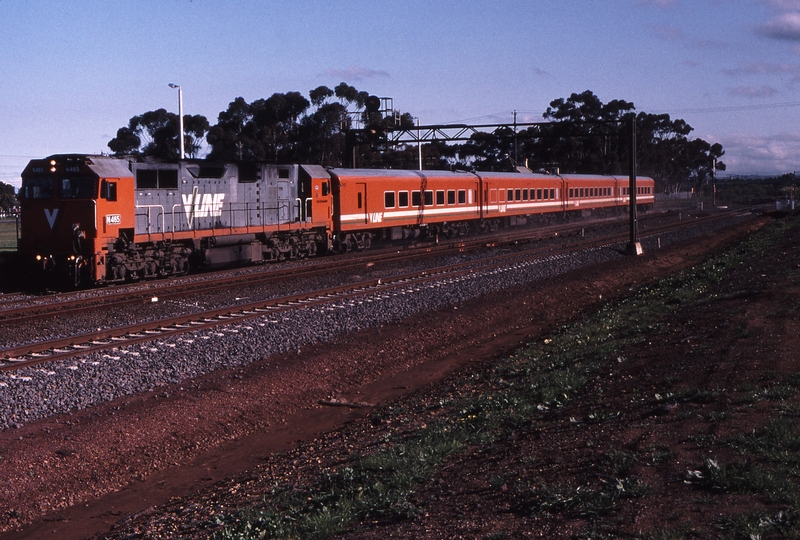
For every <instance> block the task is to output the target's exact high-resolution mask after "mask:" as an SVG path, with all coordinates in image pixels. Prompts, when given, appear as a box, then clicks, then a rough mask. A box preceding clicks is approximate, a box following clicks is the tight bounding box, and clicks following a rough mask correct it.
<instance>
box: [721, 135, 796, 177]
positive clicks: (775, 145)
mask: <svg viewBox="0 0 800 540" xmlns="http://www.w3.org/2000/svg"><path fill="white" fill-rule="evenodd" d="M719 142H720V143H721V144H722V147H723V148H724V149H725V155H724V156H723V158H722V160H723V161H724V162H725V164H726V165H727V167H728V169H727V171H726V172H727V173H730V174H783V173H788V172H792V171H794V170H795V169H796V168H797V166H798V161H797V148H798V147H799V146H800V133H781V134H776V135H770V136H766V137H757V136H754V135H733V136H730V137H724V138H722V139H721V140H720V141H719Z"/></svg>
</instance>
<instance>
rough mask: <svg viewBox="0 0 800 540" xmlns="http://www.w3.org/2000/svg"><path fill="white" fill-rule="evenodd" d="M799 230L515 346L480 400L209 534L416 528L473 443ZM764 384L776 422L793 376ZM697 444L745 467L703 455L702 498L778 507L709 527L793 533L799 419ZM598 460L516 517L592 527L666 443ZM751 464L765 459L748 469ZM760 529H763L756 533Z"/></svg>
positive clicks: (523, 491)
mask: <svg viewBox="0 0 800 540" xmlns="http://www.w3.org/2000/svg"><path fill="white" fill-rule="evenodd" d="M796 221H797V220H796V219H789V218H787V219H784V220H782V221H781V222H778V223H776V224H774V225H772V226H770V227H767V228H765V229H763V230H762V231H760V232H759V233H757V234H754V235H752V236H751V237H750V238H749V239H748V240H747V241H745V242H743V243H742V244H740V245H739V246H737V247H736V248H734V249H731V250H729V251H727V252H725V253H722V254H721V255H719V256H716V257H714V258H713V259H711V260H709V261H707V262H706V263H704V264H701V265H699V266H697V267H695V268H693V269H691V271H686V272H681V273H679V274H677V275H675V276H673V277H670V278H667V279H663V280H661V281H659V282H657V283H655V284H652V285H648V286H644V287H641V288H639V289H638V290H636V291H634V292H633V293H632V294H631V295H630V296H629V297H628V298H625V299H623V300H621V301H619V302H616V303H614V304H610V303H609V304H607V305H605V306H604V307H602V308H601V309H600V310H599V311H598V312H597V313H596V314H594V315H592V316H590V317H588V318H586V319H585V320H583V321H580V322H577V323H575V324H571V325H565V326H563V327H562V328H560V329H559V330H558V331H556V332H554V333H553V334H552V335H550V336H548V337H547V338H546V339H544V340H542V341H540V342H537V343H533V344H530V345H528V346H526V347H524V348H521V349H520V350H518V351H516V352H515V353H514V354H513V355H511V356H509V357H508V358H505V359H503V360H501V361H499V362H498V364H497V366H496V367H495V369H494V372H493V373H492V374H491V375H490V376H489V377H488V378H487V380H486V381H482V382H484V383H486V384H484V385H483V386H482V388H483V389H484V390H482V391H481V392H480V393H477V394H475V395H467V396H464V397H461V398H453V399H450V400H443V401H441V402H440V403H438V404H437V405H436V406H435V407H429V410H436V411H439V412H441V411H442V410H443V409H444V410H447V411H451V412H449V413H447V414H437V418H438V420H436V421H435V422H431V423H429V424H430V425H427V426H425V427H424V428H418V429H411V430H410V432H409V431H408V430H406V432H405V434H403V435H395V436H391V437H387V438H385V439H384V440H383V441H382V442H383V446H384V447H383V449H381V450H380V451H377V452H375V453H374V454H371V455H365V456H352V457H351V459H349V460H348V461H347V463H346V464H344V465H341V466H338V467H336V468H333V469H325V470H322V471H320V473H319V475H318V476H317V477H316V479H313V478H312V479H309V480H308V483H306V484H303V485H299V486H298V485H291V486H289V485H276V486H274V488H273V489H272V490H271V491H270V492H269V493H267V494H265V495H264V498H263V502H262V503H261V504H259V505H257V506H254V507H249V508H245V509H242V510H239V511H237V512H233V513H230V514H225V515H218V516H216V517H215V518H214V520H213V522H212V523H210V524H209V526H214V525H225V527H224V529H223V530H221V531H218V532H217V533H216V535H215V538H218V539H234V538H235V539H250V538H295V537H302V538H325V537H328V536H330V535H333V534H340V533H342V532H343V531H346V530H347V529H348V527H351V526H352V525H351V524H352V523H356V522H360V521H397V520H404V519H410V518H413V517H414V516H416V515H417V514H418V513H420V512H421V508H419V507H418V506H417V505H416V504H418V503H416V504H415V503H414V499H413V496H412V495H413V494H414V493H416V492H418V491H420V489H421V488H422V487H423V486H425V485H426V483H427V482H428V481H429V480H430V478H431V477H432V475H433V474H434V472H435V471H436V469H437V467H438V466H439V465H440V464H441V463H442V462H444V461H445V460H447V459H448V457H449V456H452V455H453V454H455V453H458V452H460V451H461V450H462V449H464V448H465V447H468V446H469V447H479V448H480V449H482V450H481V451H488V452H490V451H491V448H492V445H493V444H495V443H496V442H497V441H501V440H503V439H504V438H506V437H509V436H510V434H515V433H525V432H527V431H530V430H531V429H532V426H533V425H535V422H538V421H539V420H540V419H542V418H544V417H545V415H547V414H548V413H549V412H551V411H553V410H558V409H561V408H563V407H564V406H566V405H567V404H569V403H571V402H572V401H573V400H574V399H575V398H576V396H579V395H581V392H585V391H586V389H587V388H588V387H589V383H594V382H595V381H596V380H599V379H598V377H600V376H601V375H603V376H605V375H606V374H607V373H608V372H609V371H610V370H612V369H613V368H614V366H615V365H618V364H621V363H624V362H626V361H628V360H627V359H626V358H625V357H624V356H622V355H621V354H620V351H630V350H632V348H633V347H635V346H637V345H638V344H641V343H642V342H644V341H645V340H647V339H653V336H654V335H655V334H668V333H670V332H673V331H674V328H672V327H670V325H669V324H668V322H669V321H670V320H671V319H672V318H673V316H674V315H675V314H676V311H678V310H693V311H696V310H697V308H698V307H699V306H702V305H704V304H706V303H708V302H711V301H713V300H714V299H715V296H714V294H713V293H712V292H710V291H713V290H714V289H715V286H716V285H718V284H720V283H722V282H723V281H725V280H726V279H727V278H728V276H729V275H730V273H731V272H732V271H733V270H735V269H737V268H739V267H740V266H742V265H748V264H752V261H754V260H758V259H759V258H761V257H763V255H762V254H763V253H765V252H766V250H767V249H768V247H769V246H770V245H771V244H772V243H774V242H775V241H776V240H777V239H778V238H779V237H780V236H781V235H783V234H784V233H785V231H786V230H787V229H788V228H789V227H797V226H798V225H797V223H796ZM765 375H767V376H765V377H764V378H763V380H761V381H759V382H758V384H753V385H748V386H747V388H740V389H738V390H739V391H740V392H743V393H745V394H747V400H748V401H752V402H756V401H763V402H765V403H768V404H770V405H771V406H774V408H775V410H776V414H777V411H778V410H779V408H781V407H783V410H785V409H786V407H787V406H786V404H785V403H784V402H785V400H787V399H789V398H791V397H792V396H794V394H795V393H796V389H797V386H798V385H800V376H795V377H789V378H781V377H780V376H778V375H777V374H770V373H767V374H765ZM475 377H481V376H480V375H474V376H473V379H474V378H475ZM473 382H474V381H473ZM488 389H491V390H488ZM596 392H597V395H596V396H594V398H595V402H596V403H601V402H602V400H601V392H602V385H601V384H600V385H599V386H597V387H596ZM722 392H723V390H707V389H702V388H694V387H692V388H686V389H682V390H681V389H679V390H675V391H674V392H663V393H660V394H657V397H656V398H655V401H654V402H653V403H652V405H653V406H658V405H661V404H664V403H668V402H674V403H687V404H695V405H698V406H702V405H706V404H716V403H717V402H718V401H719V399H720V395H721V394H722ZM584 397H585V396H584ZM586 399H592V396H588V397H587V398H586ZM590 402H591V401H590ZM730 414H731V412H730V411H727V410H721V411H715V412H714V413H710V414H709V416H708V417H707V418H708V420H709V421H715V422H719V421H721V420H723V419H725V418H728V417H729V415H730ZM401 415H402V412H400V411H398V410H397V409H381V410H379V411H376V412H375V413H374V414H373V418H372V419H373V421H374V422H381V421H383V420H386V419H388V418H390V417H391V419H392V420H393V421H396V420H397V418H398V417H399V416H401ZM618 417H619V414H618V413H617V412H616V411H614V410H609V409H607V408H605V407H597V408H596V410H594V411H593V412H591V413H590V414H588V415H587V416H586V417H582V418H570V424H572V425H574V426H575V429H583V428H582V427H581V426H586V425H590V424H598V423H606V422H615V421H617V419H618ZM395 423H397V422H395ZM692 440H693V441H694V442H695V443H696V446H697V447H700V448H705V447H707V446H713V445H718V444H727V445H729V446H731V447H733V448H735V449H737V450H738V451H740V452H741V453H742V455H745V456H748V459H745V460H744V461H741V462H740V461H732V462H730V463H720V462H719V461H717V460H714V459H706V460H705V461H704V462H703V463H702V464H701V465H700V466H699V467H698V468H697V469H693V470H690V471H687V472H686V478H685V479H684V481H685V482H687V483H689V484H691V485H693V486H695V487H696V488H697V489H698V490H702V491H703V492H705V493H707V496H708V497H716V496H719V495H722V494H729V493H737V494H748V495H758V496H763V497H766V498H767V500H769V501H770V503H771V504H777V505H782V509H781V510H780V511H776V512H773V513H772V514H767V513H763V512H762V513H758V512H753V513H749V514H742V515H734V516H728V517H725V518H722V519H721V520H720V521H719V523H718V524H717V526H719V527H723V528H725V529H726V530H729V531H731V532H732V534H734V537H736V536H737V535H738V536H742V537H744V538H756V537H758V538H761V536H753V535H754V534H764V532H765V531H767V532H769V531H772V532H774V533H775V534H787V535H788V536H790V537H791V536H793V537H800V528H798V527H800V520H798V519H797V517H798V516H800V506H799V504H798V503H799V502H800V491H798V487H797V483H796V482H795V477H796V476H797V475H798V474H800V457H798V456H800V435H798V434H797V431H796V429H795V422H794V421H793V420H791V419H784V420H776V421H775V422H772V423H770V424H768V425H767V426H765V427H764V428H763V429H762V430H756V431H755V432H753V433H750V434H743V435H741V436H738V437H734V438H731V439H729V440H726V441H721V440H719V439H718V438H717V437H716V436H714V435H713V434H708V435H705V436H699V435H698V436H695V437H693V438H692ZM598 451H601V452H602V449H598ZM601 455H602V459H600V461H599V462H598V464H597V466H596V467H597V471H596V472H597V475H596V477H597V480H596V481H595V482H594V484H593V485H591V486H587V485H586V484H584V485H581V486H572V485H569V484H568V483H562V484H558V485H551V484H547V483H545V482H543V481H538V480H536V481H533V482H529V483H527V484H521V485H514V486H513V488H512V489H511V491H512V492H513V495H514V497H515V501H516V504H515V507H514V510H515V511H516V512H517V513H518V514H520V515H526V516H542V515H552V514H561V515H565V516H569V517H572V518H582V519H587V520H588V521H589V523H590V524H591V525H592V526H595V525H598V522H596V521H593V520H594V519H596V518H598V517H600V516H605V515H608V514H610V513H613V512H615V511H616V510H618V509H619V508H620V507H621V505H624V504H626V502H627V501H629V500H632V499H639V498H643V497H646V496H647V495H648V493H649V492H650V491H649V487H648V486H647V485H645V484H643V483H641V481H640V480H638V479H637V478H636V477H635V476H634V475H633V474H632V472H633V471H634V470H635V468H636V467H637V466H639V465H641V466H654V465H658V464H662V463H666V462H669V461H670V460H671V459H672V456H673V452H672V450H671V449H670V448H668V447H665V446H652V447H649V448H647V449H646V450H645V451H644V453H641V454H634V453H630V452H626V451H623V450H619V449H608V450H606V451H605V452H603V453H602V454H601ZM706 455H708V454H707V452H706ZM750 458H752V459H758V460H760V461H761V462H763V463H758V464H755V463H753V461H752V460H751V459H750ZM505 478H506V475H505V474H504V473H500V472H493V473H488V474H487V484H488V485H489V486H491V487H492V488H493V489H495V490H498V491H500V490H502V489H509V488H508V486H507V485H506V481H505ZM600 525H602V524H600ZM602 527H605V525H602ZM602 527H601V528H602ZM754 527H756V528H757V527H760V529H758V531H760V532H758V531H756V529H754ZM753 531H756V532H753ZM502 534H505V533H502ZM502 534H501V536H499V537H502ZM604 534H605V533H604ZM687 534H689V533H688V532H687V531H686V530H684V529H676V530H675V531H671V532H670V531H664V532H662V533H658V534H656V535H651V536H649V537H646V538H651V539H653V540H656V539H668V538H683V537H685V535H687ZM692 534H693V533H692ZM747 535H749V536H747Z"/></svg>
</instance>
